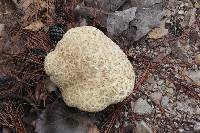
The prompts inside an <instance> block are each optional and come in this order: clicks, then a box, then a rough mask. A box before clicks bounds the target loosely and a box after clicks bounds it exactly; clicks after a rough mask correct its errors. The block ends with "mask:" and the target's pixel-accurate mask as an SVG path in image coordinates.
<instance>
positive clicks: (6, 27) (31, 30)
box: [0, 0, 200, 133]
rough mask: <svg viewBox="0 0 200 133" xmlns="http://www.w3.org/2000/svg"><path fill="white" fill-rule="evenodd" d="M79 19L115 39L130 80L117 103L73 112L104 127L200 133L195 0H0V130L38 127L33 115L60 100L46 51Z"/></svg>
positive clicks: (199, 4) (123, 131)
mask: <svg viewBox="0 0 200 133" xmlns="http://www.w3.org/2000/svg"><path fill="white" fill-rule="evenodd" d="M83 25H90V26H94V27H97V28H98V29H100V30H101V31H103V32H104V33H105V34H106V35H107V36H109V37H110V38H111V39H112V40H113V41H114V42H115V43H116V44H117V45H119V46H120V48H121V49H122V50H123V51H124V52H125V53H126V55H127V57H128V58H129V60H130V61H131V63H132V64H133V67H134V69H135V72H136V84H135V86H134V87H133V93H132V94H131V95H130V96H129V97H127V98H126V99H125V100H124V101H122V102H121V103H118V104H116V105H111V106H109V107H108V108H106V109H105V110H104V111H101V112H97V113H86V112H81V111H78V110H76V109H74V110H73V111H74V112H75V113H78V114H80V115H84V116H87V117H88V118H90V119H92V121H93V123H94V124H95V125H96V126H97V127H98V129H99V131H100V132H102V133H110V132H111V133H114V132H115V133H117V132H120V133H132V132H134V133H135V132H136V133H172V132H180V133H193V132H196V133H198V132H200V1H199V0H144V1H142V2H141V0H96V1H93V0H0V133H1V132H2V133H25V132H27V133H29V132H30V133H32V132H33V133H34V132H38V133H44V131H42V130H40V131H38V130H37V128H38V127H37V125H38V123H37V122H38V119H39V118H40V117H41V114H44V110H47V109H48V107H49V106H51V105H52V106H55V104H53V103H55V101H57V99H58V95H57V93H55V92H54V91H53V92H52V91H49V90H48V88H49V78H48V76H47V75H46V74H45V72H44V70H43V61H44V58H45V56H46V55H47V53H48V52H50V51H51V50H53V49H54V48H55V46H56V43H57V42H58V41H59V40H60V39H61V38H62V35H63V34H64V33H65V32H66V31H67V30H68V29H70V28H73V27H77V26H83ZM42 112H43V113H42ZM46 112H48V111H46ZM74 112H72V113H74ZM54 113H56V111H55V112H54V110H53V111H52V112H51V114H50V115H52V116H50V117H52V118H53V117H55V119H56V118H57V117H56V116H55V115H54ZM45 116H48V115H45ZM40 122H41V121H40ZM80 123H81V122H80ZM43 126H45V125H43ZM83 127H84V126H83ZM40 128H48V126H47V127H40ZM54 128H56V126H54ZM57 128H59V125H57ZM60 128H64V127H60ZM51 132H52V133H53V130H52V131H51Z"/></svg>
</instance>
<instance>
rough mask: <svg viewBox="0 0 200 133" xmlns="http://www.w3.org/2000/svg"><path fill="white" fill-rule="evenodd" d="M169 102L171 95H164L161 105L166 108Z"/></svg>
mask: <svg viewBox="0 0 200 133" xmlns="http://www.w3.org/2000/svg"><path fill="white" fill-rule="evenodd" d="M168 104H169V97H168V96H164V97H163V98H162V100H161V105H162V106H163V107H165V108H166V107H167V106H168Z"/></svg>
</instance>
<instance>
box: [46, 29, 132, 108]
mask: <svg viewBox="0 0 200 133" xmlns="http://www.w3.org/2000/svg"><path fill="white" fill-rule="evenodd" d="M44 68H45V71H46V73H47V74H48V75H49V76H50V79H51V80H52V81H53V82H54V83H55V84H56V85H57V86H58V87H59V88H60V91H61V93H62V96H63V99H64V101H65V103H66V104H67V105H68V106H71V107H77V108H79V109H80V110H82V111H88V112H97V111H101V110H103V109H105V108H106V107H107V106H109V105H110V104H115V103H118V102H120V101H122V100H123V99H125V98H126V97H127V96H128V95H129V94H130V93H131V92H132V90H133V87H134V83H135V73H134V70H133V67H132V65H131V63H130V61H129V60H128V58H127V56H126V55H125V53H124V52H123V51H122V50H121V49H120V48H119V46H118V45H116V44H115V43H114V42H113V41H112V40H111V39H110V38H108V37H107V36H106V35H104V33H103V32H101V31H100V30H98V29H97V28H95V27H92V26H82V27H76V28H72V29H70V30H69V31H67V33H66V34H65V35H64V36H63V38H62V40H61V41H59V42H58V44H57V46H56V48H55V50H54V51H52V52H50V53H49V54H48V55H47V56H46V58H45V62H44Z"/></svg>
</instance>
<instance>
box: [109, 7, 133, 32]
mask: <svg viewBox="0 0 200 133" xmlns="http://www.w3.org/2000/svg"><path fill="white" fill-rule="evenodd" d="M136 9H137V8H136V7H133V8H129V9H127V10H123V11H120V12H115V13H113V14H110V15H108V19H107V30H108V33H109V34H110V35H111V36H113V35H119V34H121V33H122V32H123V31H125V30H127V28H128V27H129V22H130V21H132V20H133V19H134V18H135V12H136Z"/></svg>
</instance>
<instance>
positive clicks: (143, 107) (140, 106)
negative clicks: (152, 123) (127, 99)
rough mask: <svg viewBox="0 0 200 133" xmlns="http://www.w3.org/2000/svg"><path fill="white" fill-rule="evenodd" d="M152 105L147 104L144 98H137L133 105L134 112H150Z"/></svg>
mask: <svg viewBox="0 0 200 133" xmlns="http://www.w3.org/2000/svg"><path fill="white" fill-rule="evenodd" d="M152 110H153V109H152V107H151V105H149V104H148V102H147V101H146V100H143V99H142V98H139V99H138V100H137V101H136V103H135V105H134V109H133V111H134V113H137V114H139V115H144V114H150V113H151V112H152Z"/></svg>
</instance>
